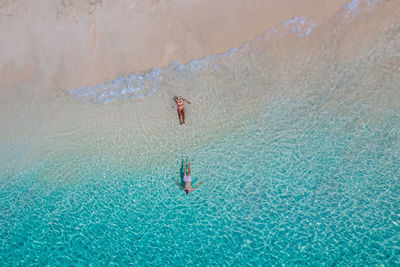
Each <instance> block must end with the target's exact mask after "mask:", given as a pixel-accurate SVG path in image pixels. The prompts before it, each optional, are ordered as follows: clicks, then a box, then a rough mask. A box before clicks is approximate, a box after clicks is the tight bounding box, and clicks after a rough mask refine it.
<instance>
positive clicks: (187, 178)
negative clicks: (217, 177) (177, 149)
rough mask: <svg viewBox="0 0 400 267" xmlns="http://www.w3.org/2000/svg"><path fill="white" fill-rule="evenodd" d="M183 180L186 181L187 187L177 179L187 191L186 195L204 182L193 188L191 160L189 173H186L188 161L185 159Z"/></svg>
mask: <svg viewBox="0 0 400 267" xmlns="http://www.w3.org/2000/svg"><path fill="white" fill-rule="evenodd" d="M183 181H184V182H185V188H183V187H182V186H181V185H180V184H179V183H178V181H177V180H175V183H176V184H177V185H178V186H179V187H180V188H181V189H182V190H183V191H185V192H186V195H188V194H189V193H190V192H192V191H194V190H196V188H197V187H199V186H200V185H201V184H202V183H203V182H200V183H199V184H198V185H197V186H196V187H195V188H192V176H190V161H189V168H188V174H187V175H186V161H185V169H184V172H183Z"/></svg>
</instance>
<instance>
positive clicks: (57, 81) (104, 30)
mask: <svg viewBox="0 0 400 267" xmlns="http://www.w3.org/2000/svg"><path fill="white" fill-rule="evenodd" d="M346 2H347V0H329V1H326V0H279V1H276V0H252V1H248V0H230V1H215V0H191V1H188V0H174V1H171V0H163V1H156V0H147V1H142V0H135V1H132V0H118V1H106V0H105V1H102V0H38V1H25V0H15V1H8V0H6V1H1V2H0V21H1V22H0V36H2V41H1V42H0V73H1V79H0V88H1V89H2V90H4V89H6V88H11V87H13V86H16V85H21V84H23V83H26V82H28V83H32V81H35V82H38V83H39V84H41V85H42V86H43V87H53V88H54V87H56V88H57V87H59V88H63V89H73V88H77V87H82V86H85V85H94V84H98V83H101V82H104V81H106V80H111V79H114V78H115V77H118V76H120V75H124V74H127V73H130V72H137V71H146V70H149V69H151V68H153V67H160V66H166V65H169V64H170V63H172V62H173V61H179V62H181V63H185V62H187V61H189V60H192V59H197V58H202V57H204V56H206V55H210V54H217V53H221V52H224V51H227V50H229V49H230V48H232V47H237V46H239V45H240V44H242V43H243V42H245V41H248V40H250V39H252V38H254V37H255V36H256V35H258V34H260V33H262V32H263V31H265V30H267V29H268V28H270V27H271V26H273V25H275V24H277V23H279V22H282V21H285V20H287V19H290V18H292V17H294V16H311V17H314V18H316V19H322V18H326V17H331V16H333V15H334V14H335V13H336V12H337V10H338V9H339V8H340V7H341V6H342V5H343V4H344V3H346Z"/></svg>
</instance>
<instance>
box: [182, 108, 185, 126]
mask: <svg viewBox="0 0 400 267" xmlns="http://www.w3.org/2000/svg"><path fill="white" fill-rule="evenodd" d="M182 117H183V124H185V109H184V108H183V109H182Z"/></svg>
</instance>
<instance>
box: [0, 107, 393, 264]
mask: <svg viewBox="0 0 400 267" xmlns="http://www.w3.org/2000/svg"><path fill="white" fill-rule="evenodd" d="M269 104H271V106H270V107H268V109H271V110H273V111H271V112H269V116H263V115H261V114H260V115H259V116H258V119H257V120H254V121H252V122H250V123H249V124H248V125H247V127H246V128H244V129H241V130H240V131H237V132H236V133H232V134H230V135H227V136H225V137H224V138H222V140H219V141H218V142H213V143H208V144H204V145H200V146H198V147H195V148H194V149H193V150H192V152H191V160H192V162H193V166H192V172H193V177H194V184H195V185H196V184H197V183H198V182H199V181H203V182H204V184H203V185H202V186H200V187H199V189H198V190H197V191H195V192H193V193H191V194H190V195H189V196H185V194H184V193H183V192H182V191H180V190H179V189H178V188H177V187H176V186H175V185H174V183H173V179H175V178H176V177H179V175H180V174H179V167H180V162H179V161H178V162H177V161H176V160H172V161H171V162H163V163H162V164H160V166H158V167H155V168H154V169H152V170H148V171H135V169H129V168H124V169H121V168H119V167H118V165H114V164H112V163H111V164H110V163H106V162H101V160H100V159H99V158H93V159H85V160H84V161H81V159H80V158H79V155H76V158H67V159H65V160H69V161H73V163H74V165H75V164H76V168H77V169H78V170H79V171H78V177H77V178H76V179H77V181H76V182H75V183H72V184H66V185H64V186H57V187H55V188H54V187H53V186H52V185H51V181H45V180H43V179H42V177H43V176H44V173H46V171H47V170H48V169H52V168H60V165H62V163H61V162H59V161H57V160H54V161H47V160H46V161H42V162H38V164H36V165H35V166H31V167H30V168H29V169H27V170H25V171H23V172H20V173H18V174H15V175H12V176H11V175H10V176H9V177H6V178H5V180H6V183H4V184H3V185H2V190H1V202H0V203H1V211H2V212H1V222H2V225H1V237H2V238H1V240H2V244H1V248H2V249H1V261H2V265H7V264H12V265H14V264H17V263H19V264H22V265H25V264H28V263H29V264H38V265H46V264H48V265H61V266H63V265H71V264H72V265H80V264H82V265H86V264H88V263H95V264H112V263H115V264H123V265H127V264H130V263H133V264H134V265H148V264H154V265H170V266H172V265H178V266H181V265H187V264H194V265H218V266H220V265H226V264H228V265H231V264H240V265H246V264H251V265H270V264H274V265H281V264H287V265H295V264H301V265H303V264H313V265H314V264H315V265H319V264H324V263H325V264H328V265H336V264H338V265H353V264H354V265H358V264H361V265H364V264H367V265H375V264H388V265H392V264H393V265H395V264H398V263H399V260H400V258H399V255H400V250H399V247H400V239H399V233H400V225H399V224H400V208H399V205H398V203H399V199H400V183H399V176H398V173H399V172H398V171H399V169H400V146H399V142H398V140H399V137H400V128H399V125H400V121H399V120H400V117H399V115H398V114H399V111H400V110H393V111H392V112H388V113H387V114H385V116H384V117H382V118H381V119H380V120H379V121H375V122H368V121H367V122H366V121H362V120H361V118H362V115H361V113H362V111H360V112H359V113H360V114H351V115H349V116H343V117H339V116H336V115H337V114H330V113H329V112H328V111H326V112H324V111H323V110H320V111H321V112H318V113H316V112H313V111H312V109H313V108H315V105H316V103H309V104H307V105H305V106H304V105H302V106H297V105H296V103H284V102H282V101H276V102H275V103H269ZM319 104H321V103H320V102H319ZM287 105H289V106H287ZM267 125H268V126H267ZM3 181H4V180H3Z"/></svg>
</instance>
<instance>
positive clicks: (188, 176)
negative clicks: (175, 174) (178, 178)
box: [183, 175, 192, 182]
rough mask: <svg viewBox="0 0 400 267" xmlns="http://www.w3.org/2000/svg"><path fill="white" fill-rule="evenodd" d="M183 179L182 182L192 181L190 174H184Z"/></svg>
mask: <svg viewBox="0 0 400 267" xmlns="http://www.w3.org/2000/svg"><path fill="white" fill-rule="evenodd" d="M183 181H184V182H191V181H192V176H190V175H185V176H184V177H183Z"/></svg>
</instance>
